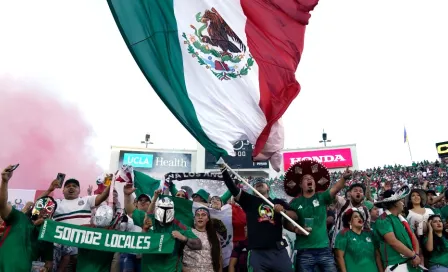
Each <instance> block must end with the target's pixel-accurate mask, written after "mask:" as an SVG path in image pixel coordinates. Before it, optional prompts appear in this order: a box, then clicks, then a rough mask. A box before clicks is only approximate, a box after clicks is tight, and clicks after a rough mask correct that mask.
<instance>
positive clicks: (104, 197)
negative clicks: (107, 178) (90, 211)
mask: <svg viewBox="0 0 448 272" xmlns="http://www.w3.org/2000/svg"><path fill="white" fill-rule="evenodd" d="M109 193H110V186H107V187H106V189H105V190H104V191H103V192H102V193H101V194H99V195H97V196H96V198H95V207H96V206H99V205H100V204H101V203H103V202H104V201H106V200H107V198H109Z"/></svg>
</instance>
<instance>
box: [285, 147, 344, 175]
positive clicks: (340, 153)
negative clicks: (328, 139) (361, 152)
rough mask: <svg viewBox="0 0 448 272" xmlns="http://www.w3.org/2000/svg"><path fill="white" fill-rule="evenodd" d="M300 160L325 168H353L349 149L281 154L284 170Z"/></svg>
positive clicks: (286, 152)
mask: <svg viewBox="0 0 448 272" xmlns="http://www.w3.org/2000/svg"><path fill="white" fill-rule="evenodd" d="M301 160H315V161H318V162H321V163H322V164H323V165H325V166H326V167H327V168H329V169H331V168H343V167H347V166H353V160H352V153H351V150H350V148H338V149H322V150H312V151H292V152H288V151H285V152H284V153H283V164H284V170H285V171H287V170H288V169H289V167H290V166H291V165H292V164H294V163H296V162H298V161H301Z"/></svg>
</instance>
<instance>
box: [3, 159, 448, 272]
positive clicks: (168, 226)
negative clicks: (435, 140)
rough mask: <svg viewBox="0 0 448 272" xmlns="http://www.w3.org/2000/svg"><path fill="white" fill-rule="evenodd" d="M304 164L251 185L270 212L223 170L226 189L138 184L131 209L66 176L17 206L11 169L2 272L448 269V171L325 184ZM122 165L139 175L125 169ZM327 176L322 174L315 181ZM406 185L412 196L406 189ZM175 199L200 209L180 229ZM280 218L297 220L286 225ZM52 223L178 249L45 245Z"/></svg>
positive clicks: (416, 167)
mask: <svg viewBox="0 0 448 272" xmlns="http://www.w3.org/2000/svg"><path fill="white" fill-rule="evenodd" d="M301 163H302V165H300V167H301V168H300V169H301V170H300V171H298V172H296V174H297V173H300V175H299V176H300V178H299V179H297V180H288V179H286V182H284V180H283V179H284V178H285V177H283V176H282V177H279V178H276V179H270V180H267V179H263V178H249V180H250V182H251V183H252V185H253V186H254V188H255V190H256V191H257V192H258V194H261V195H262V196H264V197H266V198H268V199H269V200H270V201H271V202H272V203H273V204H274V207H270V205H267V204H266V203H265V201H264V200H263V199H261V198H260V197H257V194H255V192H252V191H250V190H248V188H246V186H244V185H243V184H241V183H239V182H238V181H237V180H235V179H233V178H232V177H231V176H230V174H229V173H228V170H226V169H224V170H223V172H222V173H223V178H224V181H225V185H226V186H222V185H223V184H222V181H210V180H208V181H206V180H201V181H200V180H197V181H195V182H199V188H201V189H198V190H195V191H193V190H192V188H190V187H188V186H185V185H184V186H182V184H180V183H179V184H173V183H168V184H165V186H166V188H165V189H166V190H161V189H160V190H156V191H155V192H154V195H147V194H140V195H138V196H137V195H136V196H133V192H134V191H135V188H133V185H132V186H131V185H126V186H125V187H124V189H123V195H124V203H122V204H120V203H119V201H118V192H117V191H114V192H113V203H109V206H108V205H107V204H108V203H107V199H108V195H109V193H110V192H109V187H108V186H106V187H104V189H103V190H102V191H100V192H98V194H96V195H95V194H94V195H92V194H91V191H92V188H89V189H88V190H89V195H88V196H85V197H81V196H80V192H81V186H82V184H81V183H80V182H79V181H77V180H75V179H69V180H67V181H66V182H65V183H64V185H63V188H62V190H63V194H64V199H61V200H53V199H52V198H51V197H49V195H50V194H51V192H53V191H54V190H56V189H57V187H58V186H57V181H54V182H53V183H51V185H50V187H49V188H48V190H47V191H46V192H45V193H44V194H43V195H42V196H41V198H40V199H39V200H38V201H37V202H36V203H35V204H34V203H28V204H27V205H26V207H25V208H24V209H23V210H22V211H17V210H15V209H14V208H13V207H11V205H10V204H8V203H7V195H8V194H7V188H8V182H9V180H10V179H11V178H12V172H10V171H9V170H10V168H6V169H5V170H4V171H3V172H2V183H1V187H0V271H1V272H3V271H4V272H9V271H18V272H20V271H24V272H25V271H26V272H28V271H30V269H29V268H30V266H31V263H33V266H34V264H40V266H36V270H33V271H55V272H56V271H57V272H62V271H81V272H82V271H89V272H95V271H98V272H106V271H107V272H109V271H113V272H118V271H120V272H121V271H129V272H132V271H167V272H174V271H176V272H180V271H185V272H188V271H196V272H208V271H219V272H222V271H230V272H236V271H239V272H244V271H251V270H250V269H254V270H252V271H304V272H314V271H321V272H323V271H325V272H326V271H338V270H339V271H342V272H346V271H348V272H351V271H360V270H359V269H361V268H362V269H364V270H363V271H365V272H370V271H372V272H373V271H380V272H386V271H395V272H396V271H420V270H419V267H423V266H426V267H430V269H431V271H436V272H439V271H442V272H446V271H448V232H447V231H446V229H447V228H448V222H447V219H448V206H447V205H446V200H448V191H446V188H447V181H448V177H447V170H448V166H447V165H446V164H444V163H440V162H434V163H430V162H427V161H424V162H420V163H415V164H413V165H412V166H408V167H406V166H400V165H394V166H384V167H382V168H381V167H377V168H373V169H367V170H365V171H351V170H349V169H346V170H345V171H344V172H333V173H329V174H328V173H327V175H328V178H329V179H330V180H328V182H327V183H328V184H327V185H326V186H323V184H325V183H326V182H325V178H324V177H325V171H326V170H323V169H324V167H321V166H319V167H320V168H319V171H317V169H318V168H313V167H317V165H320V164H318V163H317V162H311V163H313V164H314V166H310V165H308V166H307V165H306V163H303V162H301ZM123 169H127V170H128V171H132V170H129V169H130V167H128V166H126V167H123ZM120 171H121V170H120ZM321 172H322V173H323V176H319V174H321ZM128 174H129V173H124V174H123V176H130V175H128ZM322 180H324V182H323V183H321V181H322ZM176 185H177V186H176ZM290 185H291V186H293V187H294V186H299V187H300V190H299V191H298V192H299V193H294V194H293V195H292V194H291V191H288V187H289V186H290ZM195 187H196V186H195ZM408 187H409V189H408V191H400V189H401V188H408ZM196 188H197V187H196ZM322 188H324V189H323V190H321V189H322ZM327 188H328V189H327ZM215 189H216V190H215ZM369 189H370V190H369ZM411 189H412V190H411ZM210 192H211V193H210ZM169 194H171V196H172V197H174V198H172V199H176V198H182V199H185V200H189V201H192V202H193V203H197V204H198V205H200V206H197V207H199V208H196V210H195V211H194V222H193V224H192V225H189V226H186V225H183V224H182V222H180V221H179V220H177V219H176V214H175V213H174V212H172V211H173V210H174V208H178V207H175V206H174V205H175V204H174V203H175V202H173V200H172V199H170V198H166V197H165V196H166V195H169ZM176 203H177V202H176ZM176 205H178V204H176ZM226 205H229V206H228V207H230V209H231V211H232V212H231V214H232V216H231V219H230V220H231V224H232V229H233V230H232V231H233V234H232V236H233V240H232V242H233V252H232V254H231V257H230V260H227V261H226V262H223V258H222V256H221V254H222V252H221V246H222V245H223V244H225V243H226V241H225V239H226V235H227V234H225V235H222V233H221V232H220V231H219V229H220V228H221V226H220V225H219V224H218V223H216V222H217V221H219V220H215V218H213V217H212V215H213V214H214V213H213V211H221V210H222V209H224V207H225V206H226ZM106 207H113V208H110V209H113V212H114V214H119V215H120V221H117V222H115V223H114V225H111V224H109V225H107V224H106V225H107V227H104V225H101V226H99V225H98V222H99V221H104V216H103V217H101V216H99V214H101V213H99V211H101V212H103V215H104V214H106V213H107V209H106ZM111 213H112V212H111ZM281 213H282V214H286V215H287V216H289V217H290V218H291V219H292V221H294V222H297V223H298V224H299V225H294V224H293V223H292V221H286V220H283V217H282V215H280V214H281ZM2 218H3V220H1V219H2ZM404 218H406V220H405V219H404ZM51 219H53V220H55V221H57V222H64V223H68V224H73V225H77V226H88V227H92V228H100V227H101V228H106V229H114V230H118V231H122V232H139V233H140V232H153V233H166V234H170V235H172V237H173V238H174V239H175V240H176V244H179V245H181V247H175V248H176V250H175V252H173V254H172V255H169V256H168V255H167V256H163V255H157V256H155V255H151V254H143V255H142V254H130V253H119V252H116V253H114V252H101V251H96V250H90V249H89V250H87V249H84V248H76V247H73V246H66V245H59V244H54V245H53V244H51V243H50V244H49V243H46V242H44V241H38V240H37V235H38V233H39V228H40V226H41V224H42V223H43V222H44V220H51ZM111 220H112V218H111ZM397 222H398V223H397ZM400 222H401V223H400ZM221 225H222V222H221ZM299 226H301V227H299ZM406 226H407V227H406ZM11 230H12V231H11ZM288 231H289V232H288ZM291 233H292V234H293V237H294V239H293V240H292V241H291V239H290V238H289V236H291ZM391 233H392V234H393V235H390V234H391ZM355 241H359V242H355ZM377 249H384V250H377ZM10 251H11V252H22V254H21V255H20V256H21V257H20V258H19V259H20V261H19V259H17V258H12V257H11V255H9V252H10ZM249 251H250V252H251V254H250V258H249V255H248V252H249ZM28 255H29V256H28ZM95 256H98V257H95ZM391 256H392V258H390V257H391ZM279 260H280V261H279ZM28 263H29V265H28ZM280 264H281V265H280ZM437 269H438V270H437Z"/></svg>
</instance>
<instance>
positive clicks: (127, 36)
mask: <svg viewBox="0 0 448 272" xmlns="http://www.w3.org/2000/svg"><path fill="white" fill-rule="evenodd" d="M107 2H108V4H109V7H110V10H111V12H112V14H113V16H114V19H115V22H116V23H117V26H118V28H119V29H120V32H121V35H122V36H123V39H124V40H125V42H126V45H127V46H128V49H129V51H130V52H131V54H132V56H133V57H134V60H135V62H137V64H138V66H139V67H140V70H141V71H142V72H143V74H144V75H145V77H146V79H147V80H148V82H149V83H150V84H151V86H152V87H153V89H154V91H155V92H156V93H157V95H158V96H159V97H160V99H162V101H163V103H165V105H166V106H167V107H168V109H169V110H170V111H171V112H172V113H173V114H174V116H176V118H177V119H178V120H179V121H180V122H181V123H182V125H183V126H184V127H185V128H186V129H187V130H188V131H189V132H190V133H191V135H193V137H194V138H196V140H197V141H198V142H199V143H201V144H202V146H204V148H205V149H206V150H208V151H209V152H210V153H212V154H213V155H215V157H217V158H219V157H220V156H224V155H227V152H226V151H225V150H223V149H221V148H219V147H218V146H217V145H216V144H215V143H214V142H212V141H211V140H210V139H209V138H208V136H207V135H206V133H205V132H204V130H203V128H202V126H201V124H200V123H199V120H198V118H197V116H196V111H195V109H194V106H193V104H192V102H191V101H190V99H189V97H188V93H187V88H186V84H185V78H184V72H183V71H184V67H183V61H182V52H181V48H180V44H179V39H178V33H177V22H176V18H175V15H174V3H173V0H163V1H160V0H139V1H128V0H127V1H123V0H108V1H107ZM198 84H200V83H198ZM201 87H202V88H204V86H200V85H199V88H201Z"/></svg>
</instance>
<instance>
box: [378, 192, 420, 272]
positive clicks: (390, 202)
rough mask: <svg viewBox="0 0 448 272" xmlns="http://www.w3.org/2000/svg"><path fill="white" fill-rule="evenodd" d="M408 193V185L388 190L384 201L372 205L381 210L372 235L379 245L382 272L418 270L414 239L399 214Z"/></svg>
mask: <svg viewBox="0 0 448 272" xmlns="http://www.w3.org/2000/svg"><path fill="white" fill-rule="evenodd" d="M409 192H410V189H409V187H408V186H404V187H402V188H401V189H400V190H398V191H397V192H394V191H392V190H387V191H385V192H384V195H383V199H382V200H381V201H378V202H376V203H375V206H377V207H380V208H383V209H384V213H383V214H381V216H380V218H378V220H377V221H376V224H375V231H374V234H375V239H376V240H377V241H378V243H379V246H378V248H379V250H380V253H381V260H382V262H383V266H384V268H385V272H388V271H394V272H406V271H421V268H420V267H419V265H420V264H421V260H420V257H419V254H418V252H419V250H420V249H419V244H418V240H417V237H416V236H415V234H414V233H413V232H412V230H411V228H410V226H409V223H408V222H407V221H406V219H405V218H404V217H403V216H402V215H401V213H402V212H403V210H404V202H403V200H404V199H405V198H406V197H407V196H408V195H409Z"/></svg>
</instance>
